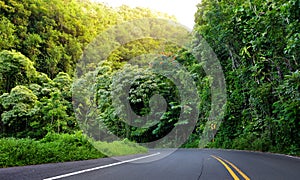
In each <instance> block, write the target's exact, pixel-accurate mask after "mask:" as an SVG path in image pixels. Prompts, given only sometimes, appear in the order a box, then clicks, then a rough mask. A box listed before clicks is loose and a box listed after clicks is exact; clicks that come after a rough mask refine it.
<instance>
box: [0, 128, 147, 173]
mask: <svg viewBox="0 0 300 180" xmlns="http://www.w3.org/2000/svg"><path fill="white" fill-rule="evenodd" d="M93 144H94V145H95V146H96V147H97V149H100V150H101V151H99V150H97V149H96V148H95V147H94V146H93V145H92V144H91V143H90V142H89V141H88V138H87V137H86V136H83V135H82V134H81V133H76V134H48V135H47V136H46V137H45V138H43V139H41V140H39V141H36V140H32V139H15V138H2V139H0V167H1V168H3V167H11V166H24V165H34V164H43V163H55V162H66V161H76V160H87V159H96V158H103V157H106V156H118V155H127V154H136V153H144V152H147V149H146V148H143V147H140V146H138V145H136V144H135V143H132V142H129V141H127V140H125V141H116V142H112V143H106V142H98V141H97V142H95V141H94V142H93ZM102 152H103V153H102Z"/></svg>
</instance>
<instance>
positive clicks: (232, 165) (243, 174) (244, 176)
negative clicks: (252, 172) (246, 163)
mask: <svg viewBox="0 0 300 180" xmlns="http://www.w3.org/2000/svg"><path fill="white" fill-rule="evenodd" d="M219 158H220V159H222V160H224V161H225V162H227V164H230V166H231V167H233V168H234V169H235V170H236V171H237V172H238V173H240V175H241V176H243V178H244V179H245V180H250V178H249V177H248V176H247V175H246V174H245V173H243V172H242V171H241V170H240V169H239V168H237V167H236V166H235V165H234V164H232V163H231V162H229V161H227V160H226V159H223V158H221V157H219Z"/></svg>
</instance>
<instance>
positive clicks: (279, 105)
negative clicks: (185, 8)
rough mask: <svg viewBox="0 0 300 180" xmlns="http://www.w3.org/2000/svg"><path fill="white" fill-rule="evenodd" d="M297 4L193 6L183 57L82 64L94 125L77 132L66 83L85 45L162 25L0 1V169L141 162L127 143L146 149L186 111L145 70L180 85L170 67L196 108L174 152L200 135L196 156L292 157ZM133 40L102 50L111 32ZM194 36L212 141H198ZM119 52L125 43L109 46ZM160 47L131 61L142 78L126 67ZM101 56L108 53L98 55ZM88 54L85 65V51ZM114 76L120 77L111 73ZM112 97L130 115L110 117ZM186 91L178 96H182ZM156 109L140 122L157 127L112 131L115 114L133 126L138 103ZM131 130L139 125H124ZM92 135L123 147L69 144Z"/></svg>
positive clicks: (92, 8) (32, 0)
mask: <svg viewBox="0 0 300 180" xmlns="http://www.w3.org/2000/svg"><path fill="white" fill-rule="evenodd" d="M299 4H300V2H299V0H290V1H283V0H279V1H272V0H268V1H262V0H253V1H242V0H235V1H228V2H227V1H218V0H202V3H201V4H199V5H198V11H197V13H196V14H195V23H196V25H195V27H194V30H193V35H194V38H193V40H192V42H191V47H192V50H187V49H182V48H180V47H177V46H176V45H174V44H171V43H165V42H163V41H162V40H156V39H139V40H136V41H134V42H130V43H127V44H122V47H121V48H119V49H116V50H115V51H113V52H112V53H111V54H110V56H109V57H108V58H107V59H106V60H105V61H103V62H102V64H93V62H90V64H88V65H89V66H85V67H87V69H93V68H95V67H96V66H98V72H97V75H96V77H95V78H96V83H95V87H96V89H97V93H96V95H95V97H94V98H95V99H93V102H95V103H96V105H97V107H98V112H100V113H99V114H96V118H95V119H94V121H92V122H90V123H89V122H87V123H86V124H84V125H83V126H82V125H81V126H80V124H79V122H78V121H77V119H76V116H75V112H76V113H77V114H76V115H77V118H78V115H82V116H86V117H88V116H89V115H92V116H94V114H88V113H90V112H88V111H89V109H87V108H86V107H88V106H89V105H90V104H88V103H90V102H89V101H90V99H88V97H85V96H82V97H84V98H86V99H83V101H82V102H84V103H83V104H77V105H76V106H75V107H77V109H74V106H73V105H74V104H73V103H74V100H73V99H72V90H73V89H72V88H74V87H81V86H77V85H78V84H76V83H83V84H84V83H85V82H84V81H75V80H74V74H75V69H76V68H77V70H78V69H79V70H82V69H83V68H82V67H83V66H82V67H81V66H80V65H82V64H80V63H79V59H80V58H81V56H82V53H83V52H84V50H85V48H87V46H88V44H89V43H91V42H92V41H93V40H94V39H95V38H96V37H97V35H98V34H100V33H101V32H104V31H105V30H107V29H108V28H110V27H112V26H114V25H117V24H121V23H122V22H127V21H130V20H136V19H142V18H158V17H163V18H164V19H174V18H173V17H170V16H168V15H166V14H162V13H158V12H153V11H150V10H148V9H143V8H129V7H128V6H121V7H120V8H117V9H113V8H111V7H108V6H106V5H103V4H99V3H98V4H97V3H92V2H90V1H88V0H80V1H79V0H66V1H61V0H51V1H46V0H20V1H15V0H0V114H1V121H0V138H1V139H0V167H8V166H19V165H29V164H39V163H50V162H63V161H73V160H83V159H91V158H100V157H105V156H115V155H125V154H132V153H143V152H146V149H145V148H144V147H141V146H138V145H136V144H135V143H134V142H138V143H147V142H151V141H155V140H158V139H160V138H162V137H164V136H166V135H167V134H168V133H169V132H170V131H171V130H172V129H173V128H174V127H178V126H182V127H184V126H188V125H189V123H190V120H189V119H184V120H182V121H178V119H179V117H180V113H182V112H183V113H187V114H194V112H195V111H196V108H195V109H193V108H191V107H193V104H190V106H182V102H180V100H181V99H180V95H181V94H180V92H179V90H178V88H177V87H176V85H175V84H174V82H172V81H171V80H170V79H168V78H166V77H164V76H160V75H157V74H155V73H153V71H152V69H153V68H154V67H155V68H158V69H159V68H161V69H164V67H167V66H169V65H171V66H174V68H172V69H168V70H166V73H169V74H175V75H178V77H179V79H178V80H179V81H180V82H181V83H182V84H184V83H186V84H189V83H190V82H188V81H187V80H186V78H185V77H186V76H185V74H184V72H182V71H179V70H178V69H176V63H179V64H178V65H182V66H184V67H185V68H186V71H187V73H189V74H190V75H192V77H193V80H194V82H195V86H196V88H197V95H198V96H199V98H200V99H201V103H200V104H199V105H197V106H196V107H197V108H198V109H197V111H199V112H200V114H199V117H195V118H194V119H196V120H197V123H196V126H195V127H194V129H193V130H192V134H185V132H176V137H175V139H176V140H180V138H183V139H186V137H188V138H187V139H188V140H187V141H186V143H185V144H183V145H182V147H186V148H197V147H198V146H199V143H200V142H201V139H200V137H201V135H202V134H207V136H213V134H214V133H216V136H215V137H214V138H212V141H211V142H210V143H209V144H208V145H207V146H206V147H212V148H230V149H248V150H259V151H269V152H279V153H286V154H292V155H300V133H299V129H300V72H299V70H300V60H299V57H300V34H299V29H300V23H299V14H300V7H299ZM150 25H151V26H152V27H155V28H156V29H157V34H158V35H159V33H170V34H172V33H174V32H176V31H173V30H172V29H169V32H160V31H159V30H160V29H163V28H162V27H163V25H162V24H155V23H153V24H149V26H150ZM177 30H178V29H177ZM138 32H139V31H138V28H137V29H136V31H135V32H123V31H122V30H121V32H116V34H114V35H109V36H107V37H106V39H108V40H111V41H115V39H113V38H118V36H116V35H118V34H122V33H125V34H126V33H127V37H128V38H129V39H130V38H132V37H135V36H136V34H134V33H138ZM148 33H151V32H148ZM201 37H203V38H204V39H205V40H206V41H207V43H208V44H209V45H210V46H211V48H212V49H213V50H214V52H215V53H216V55H217V57H218V59H219V61H220V63H221V66H222V71H223V72H224V75H225V80H226V90H227V92H226V94H227V103H226V111H225V113H224V114H222V115H224V116H222V115H220V116H217V117H216V118H222V119H223V121H222V124H221V126H220V128H219V129H218V130H215V129H214V128H212V129H211V130H210V131H207V132H206V131H205V125H206V123H207V122H208V121H211V120H212V119H209V114H210V111H211V107H212V103H211V97H212V94H211V87H212V83H216V82H214V79H213V77H211V76H209V75H207V74H206V73H205V71H204V70H203V69H204V68H203V67H204V66H206V65H207V62H209V59H207V57H206V56H205V53H207V52H206V50H205V49H203V44H202V42H203V41H202V38H201ZM122 41H126V39H119V40H118V41H117V42H122ZM164 43H165V44H164ZM162 45H163V46H164V49H163V52H160V56H158V57H155V58H153V59H147V58H145V59H143V58H142V57H141V58H140V59H138V60H139V61H140V62H139V63H141V64H147V67H145V68H144V69H141V68H139V67H138V66H133V65H128V64H127V62H128V61H129V60H131V59H132V58H134V57H137V56H140V55H143V54H147V53H151V52H153V50H155V49H157V48H159V47H161V46H162ZM101 48H103V49H107V48H110V47H105V46H103V44H102V46H101ZM91 54H92V55H97V51H95V52H91ZM195 56H197V58H198V59H200V60H201V63H199V61H198V60H197V59H196V58H195ZM88 58H89V57H87V59H88ZM125 64H127V65H126V66H125ZM212 67H213V66H212ZM80 68H82V69H80ZM121 68H123V71H122V72H119V71H118V70H120V69H121ZM135 74H140V76H139V78H138V79H136V80H135V81H134V82H132V84H131V86H130V87H128V82H127V81H126V80H128V79H130V78H132V77H134V76H135ZM115 75H117V76H115ZM116 77H117V78H116ZM77 80H78V79H77ZM83 80H85V79H83ZM113 82H114V83H115V84H114V87H113V86H112V83H113ZM79 85H80V84H79ZM126 88H131V89H130V94H129V97H125V95H128V94H124V93H123V94H122V89H126ZM112 89H114V93H116V94H117V95H119V96H118V98H120V99H122V98H123V99H124V98H125V99H126V98H128V101H129V105H130V107H127V106H126V107H125V106H119V107H115V106H113V104H112V98H111V94H110V92H111V90H112ZM119 91H120V92H119ZM192 91H193V90H192V89H191V90H189V89H188V90H186V92H183V93H185V94H186V95H187V97H189V96H188V95H190V94H192V93H193V92H192ZM83 93H84V92H83ZM155 94H160V95H161V96H162V97H164V99H165V100H166V102H160V101H153V100H151V97H152V96H153V95H155ZM190 98H192V97H190ZM186 100H187V101H190V100H191V99H188V98H187V99H186ZM155 103H156V104H155ZM160 103H165V104H166V112H164V111H162V110H159V111H158V112H156V113H154V114H152V115H153V116H152V117H151V118H157V117H159V121H158V122H157V123H156V124H151V122H150V121H149V122H150V124H146V126H147V127H149V128H137V127H135V126H131V125H129V124H127V123H126V122H125V121H124V118H125V117H120V116H118V112H122V111H123V110H124V108H125V109H126V108H127V109H129V108H131V109H132V110H133V111H134V113H136V114H137V115H139V116H144V115H148V114H149V113H150V114H151V109H150V105H149V104H152V105H153V106H154V107H158V106H160ZM183 103H184V104H188V103H189V102H183ZM182 109H184V111H182ZM143 123H144V122H143V121H142V120H141V119H139V118H136V119H132V122H131V124H136V125H142V124H143ZM99 124H101V125H105V126H106V127H107V128H108V129H109V131H110V133H112V134H114V135H117V136H118V137H121V138H123V139H125V140H123V141H111V139H109V138H106V139H105V136H103V134H101V133H98V134H97V135H91V137H87V136H85V135H83V134H82V133H81V130H84V132H98V130H99V128H100V126H99ZM80 127H81V128H80ZM83 127H84V128H83ZM212 127H214V126H212ZM97 128H98V129H97ZM175 143H176V142H173V141H172V139H166V140H165V141H164V142H162V144H165V145H166V146H169V147H172V144H175ZM96 148H97V149H98V150H100V151H98V150H97V149H96Z"/></svg>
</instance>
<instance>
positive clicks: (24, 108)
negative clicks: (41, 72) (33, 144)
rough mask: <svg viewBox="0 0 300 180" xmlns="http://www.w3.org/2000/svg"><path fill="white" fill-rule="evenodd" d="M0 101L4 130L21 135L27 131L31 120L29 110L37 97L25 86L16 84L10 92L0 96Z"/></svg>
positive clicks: (29, 129)
mask: <svg viewBox="0 0 300 180" xmlns="http://www.w3.org/2000/svg"><path fill="white" fill-rule="evenodd" d="M0 102H1V105H2V107H3V109H4V112H3V113H2V115H1V119H2V123H3V124H4V125H5V127H6V129H5V131H7V132H9V133H12V132H17V133H16V134H17V136H19V137H22V136H24V134H26V133H29V132H30V131H31V130H32V129H31V128H30V122H31V120H32V119H31V114H30V112H31V110H32V108H33V107H34V105H35V104H36V103H37V97H36V95H34V94H33V92H32V91H31V90H29V89H28V88H26V87H25V86H16V87H15V88H13V89H12V90H11V92H10V94H8V93H4V94H3V95H2V96H0Z"/></svg>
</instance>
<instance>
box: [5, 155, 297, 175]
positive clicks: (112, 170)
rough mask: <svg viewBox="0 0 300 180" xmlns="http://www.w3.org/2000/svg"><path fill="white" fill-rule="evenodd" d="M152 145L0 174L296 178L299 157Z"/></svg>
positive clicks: (13, 169) (10, 169)
mask: <svg viewBox="0 0 300 180" xmlns="http://www.w3.org/2000/svg"><path fill="white" fill-rule="evenodd" d="M170 151H171V150H168V149H160V150H151V151H150V152H149V153H148V154H143V155H132V156H124V157H121V158H120V160H116V159H113V158H104V159H96V160H88V161H77V162H67V163H56V164H45V165H35V166H25V167H13V168H2V169H0V179H1V180H19V179H24V180H27V179H28V180H35V179H37V180H43V179H45V180H54V179H64V180H119V179H120V180H169V179H170V180H198V179H203V180H206V179H208V180H219V179H220V180H226V179H228V180H230V179H234V180H237V179H240V180H243V179H246V180H248V179H254V180H255V179H262V180H269V179H272V180H277V179H278V180H289V179H291V180H297V179H300V159H299V158H296V157H289V156H284V155H277V154H270V153H258V152H246V151H233V150H212V149H180V150H177V151H175V152H173V153H171V154H170V155H168V156H166V155H167V154H168V153H170Z"/></svg>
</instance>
